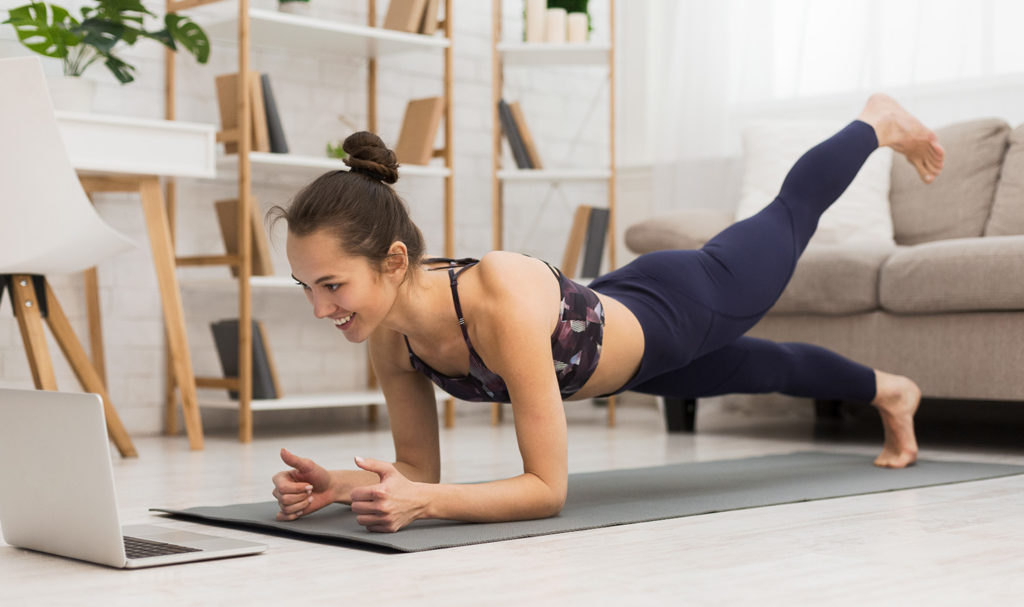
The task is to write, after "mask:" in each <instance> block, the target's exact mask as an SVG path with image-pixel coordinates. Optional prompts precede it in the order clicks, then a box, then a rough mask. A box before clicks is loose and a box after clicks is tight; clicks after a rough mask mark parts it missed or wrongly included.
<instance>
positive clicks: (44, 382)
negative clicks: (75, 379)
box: [11, 274, 57, 390]
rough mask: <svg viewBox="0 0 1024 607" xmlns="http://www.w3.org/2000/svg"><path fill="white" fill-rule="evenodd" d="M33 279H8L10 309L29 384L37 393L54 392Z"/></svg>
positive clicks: (24, 277)
mask: <svg viewBox="0 0 1024 607" xmlns="http://www.w3.org/2000/svg"><path fill="white" fill-rule="evenodd" d="M32 279H33V277H32V276H30V275H28V274H15V275H14V276H12V277H11V307H12V308H14V316H15V317H16V318H17V319H18V328H19V329H21V341H22V343H24V344H25V355H26V356H27V357H28V366H29V368H30V369H31V370H32V382H33V383H34V384H35V386H36V389H37V390H56V389H57V376H56V375H54V373H53V360H52V359H51V358H50V350H49V348H48V347H47V346H46V333H44V332H43V316H42V313H41V312H40V310H39V300H38V299H37V298H36V290H35V287H34V286H33V280H32Z"/></svg>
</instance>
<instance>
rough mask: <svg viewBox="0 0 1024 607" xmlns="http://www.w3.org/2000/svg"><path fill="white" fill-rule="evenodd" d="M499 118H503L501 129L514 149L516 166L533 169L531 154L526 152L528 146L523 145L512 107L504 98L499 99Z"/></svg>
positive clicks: (510, 146)
mask: <svg viewBox="0 0 1024 607" xmlns="http://www.w3.org/2000/svg"><path fill="white" fill-rule="evenodd" d="M498 118H499V119H500V120H501V130H502V131H503V132H504V133H505V140H506V141H508V147H509V148H510V149H511V150H512V157H513V158H514V159H515V161H516V166H517V167H519V168H520V169H532V168H533V165H532V164H531V163H530V156H529V154H527V153H526V146H525V145H523V139H522V136H521V135H520V134H519V129H518V128H516V121H515V118H513V117H512V109H511V108H510V107H509V105H508V103H507V102H506V101H505V100H504V99H500V100H499V101H498Z"/></svg>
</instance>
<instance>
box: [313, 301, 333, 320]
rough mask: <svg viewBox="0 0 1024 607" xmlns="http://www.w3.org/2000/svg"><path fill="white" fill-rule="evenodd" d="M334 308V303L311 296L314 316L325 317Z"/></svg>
mask: <svg viewBox="0 0 1024 607" xmlns="http://www.w3.org/2000/svg"><path fill="white" fill-rule="evenodd" d="M334 309H335V305H334V304H332V303H331V302H329V301H327V300H326V299H325V298H322V297H315V296H314V297H313V316H315V317H316V318H326V317H328V316H330V315H331V314H332V313H333V312H334Z"/></svg>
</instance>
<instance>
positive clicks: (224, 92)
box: [216, 72, 270, 154]
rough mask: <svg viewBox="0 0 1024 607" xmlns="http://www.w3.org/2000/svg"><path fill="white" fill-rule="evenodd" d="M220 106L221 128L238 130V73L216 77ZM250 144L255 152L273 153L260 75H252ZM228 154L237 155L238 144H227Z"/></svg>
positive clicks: (225, 145)
mask: <svg viewBox="0 0 1024 607" xmlns="http://www.w3.org/2000/svg"><path fill="white" fill-rule="evenodd" d="M216 85H217V107H218V109H219V110H220V126H221V129H222V130H224V131H230V130H233V129H238V128H239V124H238V74H222V75H220V76H217V78H216ZM249 107H250V112H249V113H250V119H251V120H250V125H249V128H250V131H249V132H250V133H251V136H250V142H251V149H252V151H254V152H269V151H270V135H269V131H268V129H267V117H266V113H265V107H264V103H263V84H262V82H261V79H260V76H259V74H258V73H257V72H250V73H249ZM224 151H225V152H227V153H228V154H235V153H237V152H238V143H237V142H234V141H228V142H225V143H224Z"/></svg>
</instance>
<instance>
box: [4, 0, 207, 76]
mask: <svg viewBox="0 0 1024 607" xmlns="http://www.w3.org/2000/svg"><path fill="white" fill-rule="evenodd" d="M147 16H149V17H156V14H154V13H152V12H150V11H149V10H148V9H147V8H146V7H145V6H143V5H142V2H141V1H140V0H97V1H96V6H91V7H88V6H87V7H83V8H82V19H81V21H79V20H78V19H75V18H74V17H72V16H71V14H70V13H69V12H68V11H67V9H65V8H62V7H60V6H57V5H56V4H46V3H44V2H32V3H30V4H26V5H24V6H19V7H18V8H13V9H11V10H10V11H8V19H7V20H6V21H4V22H3V23H5V24H6V23H9V24H11V25H12V26H13V27H14V29H15V30H16V31H17V33H18V40H19V41H20V42H21V43H22V44H23V45H24V46H25V47H26V48H28V49H30V50H32V51H34V52H36V53H39V54H40V55H44V56H46V57H53V58H56V59H60V60H61V62H62V63H63V66H64V75H66V76H81V75H82V72H84V71H85V70H86V68H88V67H89V66H90V65H92V64H93V63H95V62H97V61H99V60H103V64H104V65H106V66H107V69H109V70H110V72H111V73H112V74H114V77H115V78H117V80H118V81H119V82H121V83H122V84H127V83H129V82H131V81H132V80H134V79H135V77H134V76H133V75H132V72H134V71H135V67H134V66H132V65H129V64H128V63H125V62H124V61H122V60H121V59H120V58H119V57H117V56H116V55H115V54H114V51H115V48H114V47H115V46H116V45H117V44H118V43H120V42H123V43H124V44H125V45H127V46H131V45H133V44H135V43H136V42H138V41H139V39H141V38H149V39H151V40H156V41H157V42H159V43H160V44H163V45H164V46H166V47H167V48H169V49H171V50H174V51H177V50H178V47H177V45H178V44H180V45H181V46H183V47H184V48H185V50H187V51H188V52H189V53H191V54H192V55H193V56H194V57H195V58H196V61H198V62H199V63H206V62H207V60H208V59H209V58H210V40H209V38H207V36H206V32H204V31H203V30H202V28H200V27H199V26H198V25H196V23H195V22H193V21H192V20H191V19H189V18H188V17H183V16H181V15H175V14H168V15H165V16H164V19H163V25H164V27H163V29H160V30H155V31H147V30H146V29H144V27H143V21H144V20H145V18H146V17H147Z"/></svg>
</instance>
